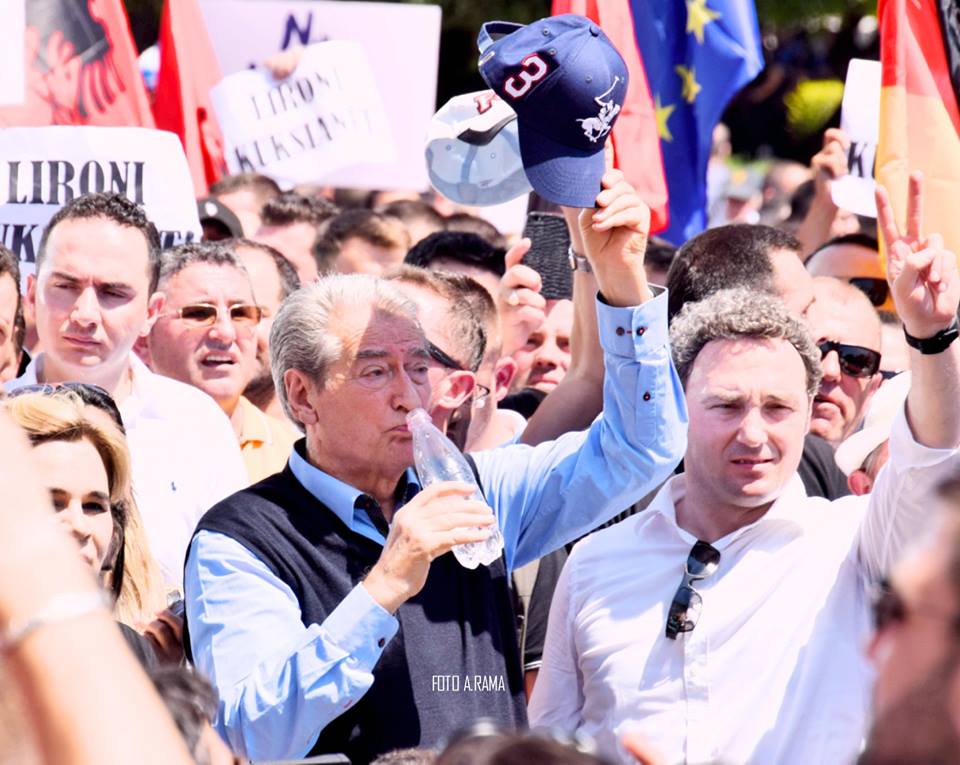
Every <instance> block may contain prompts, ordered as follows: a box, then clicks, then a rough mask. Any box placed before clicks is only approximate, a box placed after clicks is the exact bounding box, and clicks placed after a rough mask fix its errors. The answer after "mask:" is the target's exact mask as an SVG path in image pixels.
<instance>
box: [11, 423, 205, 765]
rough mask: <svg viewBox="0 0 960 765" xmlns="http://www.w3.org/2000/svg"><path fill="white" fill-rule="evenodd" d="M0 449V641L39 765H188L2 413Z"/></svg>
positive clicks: (179, 741) (25, 450)
mask: <svg viewBox="0 0 960 765" xmlns="http://www.w3.org/2000/svg"><path fill="white" fill-rule="evenodd" d="M0 443H3V445H4V459H3V460H2V461H0V485H2V486H3V487H4V497H3V502H0V536H2V538H3V539H5V540H6V541H7V544H8V549H7V551H6V553H5V554H4V555H3V556H0V634H2V644H3V655H4V658H5V660H6V662H7V666H8V668H9V669H10V670H11V676H12V677H13V678H14V680H15V681H16V683H17V685H18V686H19V688H20V691H21V694H22V696H23V699H24V703H25V708H26V714H25V716H24V717H25V719H24V720H23V725H24V726H25V727H26V728H28V729H29V730H31V731H32V734H33V736H32V737H33V739H34V740H35V741H36V742H37V744H38V745H39V747H40V754H41V762H43V763H49V764H50V765H54V763H55V764H56V765H88V764H89V763H94V762H95V763H98V765H114V764H115V765H127V764H128V763H132V762H137V763H157V764H158V765H159V764H160V763H165V764H175V763H184V764H186V763H192V762H193V759H192V758H191V757H190V755H189V753H188V752H187V749H186V747H185V746H184V743H183V741H182V739H181V737H180V734H179V733H178V732H177V729H176V726H175V725H174V723H173V720H171V718H170V716H169V715H168V714H167V712H166V710H165V709H164V707H163V705H162V703H161V701H160V699H159V698H158V697H157V695H156V692H155V691H154V689H153V688H152V686H151V684H150V681H149V680H148V679H147V677H146V675H144V674H143V671H142V670H141V669H140V667H139V665H138V664H137V662H136V660H135V659H134V657H133V655H132V654H131V652H130V650H129V649H128V648H127V646H126V643H125V642H124V640H123V638H122V637H121V634H120V632H119V630H118V629H117V627H116V625H115V624H114V622H113V618H112V616H111V614H110V612H109V610H108V609H107V607H106V605H105V603H104V602H103V601H102V595H101V594H100V590H99V587H98V585H97V583H96V581H95V580H94V578H93V577H92V576H91V575H90V572H89V570H88V568H87V567H86V565H85V564H84V562H83V561H82V559H81V558H80V556H78V555H77V552H76V543H75V542H74V541H73V540H72V539H70V538H69V537H68V536H67V534H65V533H64V532H63V531H62V530H61V528H60V527H59V526H58V525H57V523H56V521H55V520H54V516H53V514H52V513H51V505H50V499H49V497H48V496H46V495H45V494H44V492H43V491H42V489H41V486H43V481H42V480H41V476H40V475H39V472H38V470H37V467H36V466H35V465H34V463H33V460H32V457H31V449H30V447H29V446H28V445H27V443H26V440H25V438H24V436H23V434H22V433H21V432H20V431H19V430H18V429H17V428H16V427H15V426H14V425H13V424H12V423H11V422H10V419H9V418H8V416H7V415H6V414H4V413H2V412H0ZM39 561H42V576H40V575H38V571H39V569H38V562H39Z"/></svg>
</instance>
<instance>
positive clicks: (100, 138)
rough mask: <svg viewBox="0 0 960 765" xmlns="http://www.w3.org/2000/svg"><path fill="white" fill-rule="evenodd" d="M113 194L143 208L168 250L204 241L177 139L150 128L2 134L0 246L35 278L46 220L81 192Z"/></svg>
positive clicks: (20, 130)
mask: <svg viewBox="0 0 960 765" xmlns="http://www.w3.org/2000/svg"><path fill="white" fill-rule="evenodd" d="M96 191H114V192H117V193H120V194H123V195H124V196H126V197H127V198H128V199H130V200H131V201H132V202H136V203H137V204H139V205H143V207H144V210H145V211H146V213H147V217H148V218H149V219H150V220H151V221H153V223H154V225H156V227H157V229H159V231H160V241H161V244H162V245H163V246H164V247H172V246H173V245H176V244H183V243H184V242H190V241H195V240H199V239H200V233H201V232H200V221H199V218H198V217H197V203H196V199H195V197H194V193H193V183H192V182H191V180H190V170H189V168H188V167H187V159H186V157H185V156H184V155H183V148H182V146H181V145H180V140H179V139H178V138H177V136H176V135H174V134H173V133H167V132H164V131H160V130H150V129H148V128H110V127H60V126H57V127H31V128H5V129H3V130H0V242H3V244H5V245H6V246H7V247H9V248H10V249H11V250H13V251H14V252H15V253H17V255H18V256H19V258H20V269H21V271H22V276H23V279H24V281H25V280H26V277H27V275H28V274H32V273H33V272H34V263H35V260H36V253H37V247H38V245H39V244H40V236H41V234H42V233H43V228H44V226H46V224H47V221H49V220H50V218H51V217H53V214H54V213H55V212H56V211H57V210H59V209H60V208H61V207H62V206H63V205H65V204H66V203H67V202H69V201H70V200H72V199H74V198H75V197H78V196H80V195H81V194H87V193H91V192H96Z"/></svg>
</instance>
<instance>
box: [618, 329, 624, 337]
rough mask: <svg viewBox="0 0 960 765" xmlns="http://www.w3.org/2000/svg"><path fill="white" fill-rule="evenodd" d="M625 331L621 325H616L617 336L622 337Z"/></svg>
mask: <svg viewBox="0 0 960 765" xmlns="http://www.w3.org/2000/svg"><path fill="white" fill-rule="evenodd" d="M625 331H626V330H624V328H623V327H617V337H623V333H624V332H625Z"/></svg>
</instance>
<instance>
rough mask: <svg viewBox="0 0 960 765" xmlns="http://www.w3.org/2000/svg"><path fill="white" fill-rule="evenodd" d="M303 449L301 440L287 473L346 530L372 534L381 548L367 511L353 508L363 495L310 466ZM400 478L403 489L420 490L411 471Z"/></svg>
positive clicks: (413, 472)
mask: <svg viewBox="0 0 960 765" xmlns="http://www.w3.org/2000/svg"><path fill="white" fill-rule="evenodd" d="M306 445H307V441H306V439H305V438H302V439H300V440H299V441H297V443H296V445H295V446H294V448H293V450H292V452H291V453H290V470H291V471H293V474H294V476H296V478H297V480H298V481H300V483H301V484H303V487H304V488H305V489H306V490H307V491H309V492H310V493H311V494H312V495H313V496H314V497H316V499H317V500H319V501H320V502H322V503H323V504H324V505H326V506H327V507H329V508H330V509H331V510H332V511H333V512H334V514H335V515H336V516H337V517H338V518H339V519H340V520H341V521H343V523H344V525H345V526H346V527H347V528H348V529H350V530H351V531H356V532H358V533H364V531H371V530H372V531H373V533H374V534H376V536H377V539H376V541H378V542H380V543H381V544H382V543H383V541H384V540H383V537H382V535H381V534H380V533H379V532H378V531H376V529H375V528H374V527H373V523H372V522H371V521H370V517H369V516H368V515H367V511H366V510H364V509H362V508H361V507H357V499H359V498H360V497H362V496H363V494H364V492H362V491H360V489H357V488H355V487H353V486H351V485H350V484H348V483H344V482H343V481H341V480H340V479H339V478H334V477H333V476H332V475H330V474H329V473H325V472H323V471H322V470H320V468H317V467H314V466H313V465H311V464H310V463H309V462H308V461H307V458H306V457H305V456H304V455H305V452H306V448H307V446H306ZM404 476H405V477H406V480H407V485H412V486H415V487H416V488H417V490H418V491H419V490H420V488H421V487H420V480H419V479H418V478H417V474H416V471H414V469H413V468H407V471H406V473H404ZM365 536H369V534H365Z"/></svg>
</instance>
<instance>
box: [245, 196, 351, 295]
mask: <svg viewBox="0 0 960 765" xmlns="http://www.w3.org/2000/svg"><path fill="white" fill-rule="evenodd" d="M336 214H337V208H336V207H335V206H334V205H333V204H331V203H330V202H328V201H327V200H326V199H321V198H320V197H311V196H306V195H304V194H297V193H295V192H292V191H288V192H286V193H285V194H281V195H280V196H278V197H274V198H273V199H271V200H269V201H268V202H267V203H266V204H265V205H264V206H263V209H262V210H261V211H260V216H261V219H262V220H261V223H260V228H259V229H258V230H257V233H256V235H255V236H254V237H253V239H255V240H256V241H258V242H262V243H263V244H269V245H270V246H271V247H274V248H276V249H277V250H279V251H280V254H282V255H283V257H285V258H286V259H287V260H289V261H290V263H291V264H292V265H293V267H294V268H295V269H297V275H298V276H299V277H300V282H301V283H302V284H309V283H310V282H312V281H313V280H314V279H316V278H317V275H318V273H319V269H318V265H317V260H316V258H315V257H314V254H313V248H314V247H315V246H316V243H317V242H318V241H319V239H320V237H321V236H322V234H323V232H324V230H325V229H326V227H327V225H328V224H329V222H330V221H331V220H332V219H333V218H334V217H335V216H336Z"/></svg>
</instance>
